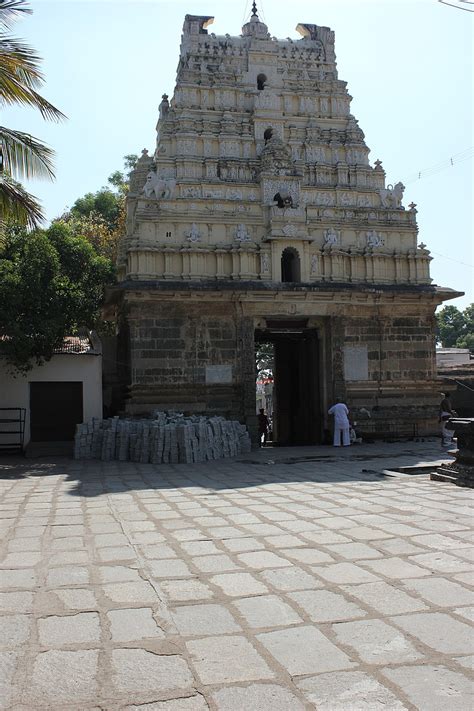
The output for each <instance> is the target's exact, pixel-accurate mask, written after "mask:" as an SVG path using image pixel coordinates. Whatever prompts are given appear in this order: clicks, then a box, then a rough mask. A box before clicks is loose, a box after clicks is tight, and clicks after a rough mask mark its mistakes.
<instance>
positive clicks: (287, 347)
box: [110, 3, 458, 444]
mask: <svg viewBox="0 0 474 711" xmlns="http://www.w3.org/2000/svg"><path fill="white" fill-rule="evenodd" d="M212 21H213V18H212V17H201V16H194V15H186V18H185V21H184V26H183V35H182V42H181V51H180V58H179V64H178V72H177V80H176V87H175V91H174V95H173V97H172V98H171V100H169V99H168V97H167V96H166V95H163V98H162V101H161V104H160V106H159V119H158V124H157V127H156V128H157V139H156V149H155V151H154V153H153V155H148V153H147V151H144V152H143V154H142V156H141V158H140V159H139V160H138V163H137V165H136V168H135V170H134V172H133V173H132V175H131V181H130V193H129V196H128V201H127V203H128V204H127V233H126V235H124V237H123V240H122V242H121V244H120V252H119V279H120V283H119V285H118V287H117V288H116V290H115V292H114V294H113V295H112V296H111V300H110V303H111V305H112V304H114V305H115V306H116V310H117V319H118V323H119V326H120V343H121V349H120V353H121V355H120V358H121V360H122V362H123V361H126V362H127V363H128V364H129V367H128V368H127V369H125V370H124V373H123V378H124V382H125V384H126V385H127V388H128V393H127V400H126V409H127V410H128V411H129V412H132V413H142V412H146V411H149V410H151V409H153V408H155V407H160V408H166V409H167V408H174V409H179V410H185V411H186V412H206V413H208V414H209V413H212V412H215V413H218V414H224V415H228V416H231V417H233V418H238V419H240V420H241V421H243V422H246V423H247V424H248V425H249V427H250V428H252V427H253V426H254V425H255V361H254V344H255V341H256V340H266V341H271V342H273V343H274V344H275V354H276V411H277V414H276V426H275V429H276V433H277V438H278V441H279V442H280V443H281V444H285V443H287V444H291V443H316V442H320V441H322V438H323V433H324V430H325V429H326V428H327V416H326V414H325V413H326V412H327V409H328V406H329V405H330V404H331V403H332V402H333V401H334V400H335V399H336V398H344V399H345V400H346V401H348V403H349V405H350V406H351V407H352V409H353V410H354V411H355V412H356V413H357V410H358V408H364V410H367V411H369V412H370V413H371V417H370V418H368V417H367V416H366V421H365V422H364V423H363V427H362V429H363V430H364V431H366V432H367V433H371V434H373V435H374V436H377V435H382V434H383V435H387V434H389V433H392V434H393V435H394V436H399V435H407V434H422V433H426V432H429V431H431V430H433V428H435V424H434V423H435V414H436V405H437V400H438V389H439V386H438V385H437V383H436V380H435V358H434V335H433V334H434V310H435V308H436V306H437V305H438V304H440V303H441V302H442V301H443V300H445V299H447V298H454V297H456V296H457V295H458V294H457V292H454V291H452V290H450V289H441V288H439V287H436V286H433V285H431V279H430V276H429V263H430V259H431V257H430V253H429V251H428V250H427V249H426V247H425V246H424V245H423V244H420V245H418V246H417V233H418V230H417V225H416V209H415V205H413V204H412V205H410V207H409V209H406V208H405V207H403V205H402V197H403V191H404V186H403V185H402V183H397V184H395V185H394V186H392V185H386V180H385V172H384V170H383V168H382V164H381V162H380V161H378V160H377V161H376V162H375V165H374V166H371V165H370V163H369V159H368V155H369V149H368V147H367V145H366V144H365V141H364V134H363V132H362V130H361V129H360V128H359V125H358V123H357V120H356V119H355V118H354V116H353V115H352V114H351V113H350V102H351V96H350V95H349V94H348V91H347V87H346V83H345V82H344V81H341V80H340V79H338V74H337V69H336V58H335V51H334V32H332V31H331V30H330V29H329V28H327V27H319V26H316V25H311V24H299V25H298V26H297V31H298V32H299V34H300V35H301V39H299V40H295V41H293V40H291V39H286V40H279V39H276V38H275V37H271V36H270V34H269V32H268V28H267V26H266V25H265V24H264V23H263V22H261V21H260V19H259V17H258V14H257V10H256V7H255V3H254V6H253V12H252V16H251V18H250V21H249V22H248V23H247V24H245V25H244V27H243V28H242V34H241V35H240V36H239V37H230V36H229V35H225V36H216V35H214V34H209V32H208V29H207V28H208V27H209V25H210V24H211V23H212Z"/></svg>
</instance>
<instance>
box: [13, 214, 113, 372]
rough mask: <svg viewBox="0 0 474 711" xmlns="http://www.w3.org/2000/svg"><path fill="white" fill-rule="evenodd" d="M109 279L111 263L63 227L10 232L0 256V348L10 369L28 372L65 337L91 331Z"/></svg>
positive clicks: (111, 269)
mask: <svg viewBox="0 0 474 711" xmlns="http://www.w3.org/2000/svg"><path fill="white" fill-rule="evenodd" d="M113 278H114V270H113V266H112V264H111V262H110V260H107V259H106V258H104V257H101V256H99V255H97V254H96V253H95V251H94V249H93V247H92V246H91V245H90V244H89V242H88V241H87V240H86V239H84V238H83V237H78V236H74V235H73V234H72V233H71V230H70V229H69V227H68V226H67V225H65V224H64V223H57V224H53V225H52V226H51V227H50V228H49V229H47V230H35V231H34V232H27V231H26V230H25V229H24V228H20V227H15V228H12V227H9V228H8V229H7V232H6V238H5V243H4V245H3V247H2V249H1V251H0V344H1V353H2V355H3V356H4V357H5V358H6V360H7V362H8V363H9V365H10V366H11V367H12V369H13V370H17V371H20V372H27V371H28V370H29V369H30V368H31V367H32V365H33V363H34V362H36V363H42V362H43V361H45V360H49V359H50V358H51V356H52V355H53V351H54V349H55V348H57V347H58V346H60V345H61V343H62V341H63V339H64V337H65V336H66V335H71V334H73V333H75V332H76V331H77V329H78V328H81V327H84V326H86V327H89V328H90V327H93V326H95V325H96V323H97V321H98V318H99V308H100V305H101V303H102V299H103V294H104V288H105V286H106V285H107V284H110V283H112V282H113Z"/></svg>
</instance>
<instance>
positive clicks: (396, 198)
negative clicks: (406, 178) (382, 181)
mask: <svg viewBox="0 0 474 711" xmlns="http://www.w3.org/2000/svg"><path fill="white" fill-rule="evenodd" d="M404 190H405V186H404V185H403V183H397V184H396V185H395V186H393V185H387V187H386V188H382V189H381V190H380V191H379V193H380V200H381V202H382V206H383V207H392V208H398V209H403V207H402V198H403V192H404Z"/></svg>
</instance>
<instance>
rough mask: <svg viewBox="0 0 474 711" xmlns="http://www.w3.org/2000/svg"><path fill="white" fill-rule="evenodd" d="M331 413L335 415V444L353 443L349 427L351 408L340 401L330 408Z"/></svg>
mask: <svg viewBox="0 0 474 711" xmlns="http://www.w3.org/2000/svg"><path fill="white" fill-rule="evenodd" d="M328 414H329V415H334V446H335V447H340V446H341V435H342V446H343V447H348V446H349V445H350V443H351V439H350V434H349V429H350V423H349V409H348V407H347V405H344V403H343V402H338V403H336V404H335V405H333V406H332V407H331V408H329V410H328Z"/></svg>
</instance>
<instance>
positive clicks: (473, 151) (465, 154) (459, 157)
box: [405, 146, 474, 184]
mask: <svg viewBox="0 0 474 711" xmlns="http://www.w3.org/2000/svg"><path fill="white" fill-rule="evenodd" d="M473 155H474V147H473V146H471V147H470V148H465V149H464V150H463V151H461V152H460V153H455V154H454V155H453V156H451V157H450V158H446V159H445V160H443V161H441V162H440V163H436V165H433V166H431V167H430V168H424V169H423V170H419V171H417V172H416V173H412V174H411V175H410V176H408V178H407V179H406V180H405V184H409V183H415V182H416V181H417V180H421V179H422V178H429V177H430V176H432V175H436V173H440V172H441V171H443V170H447V169H448V168H453V167H454V166H455V165H457V164H458V163H463V162H464V161H466V160H470V159H471V158H472V157H473Z"/></svg>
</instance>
